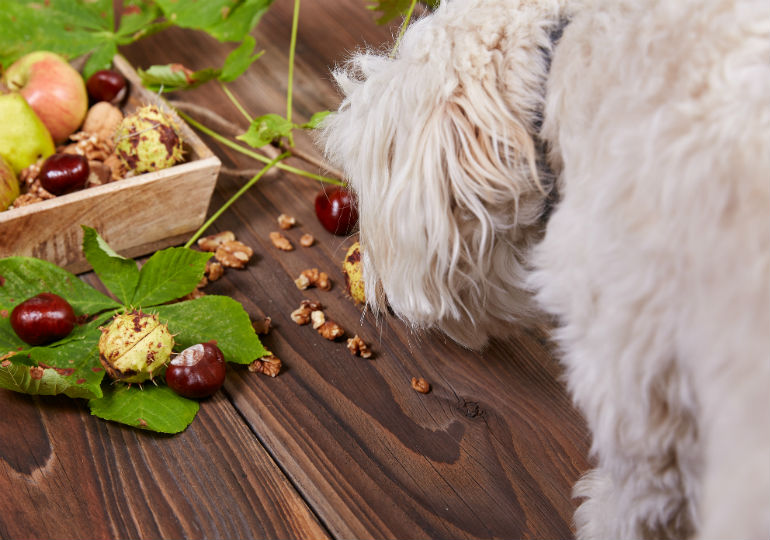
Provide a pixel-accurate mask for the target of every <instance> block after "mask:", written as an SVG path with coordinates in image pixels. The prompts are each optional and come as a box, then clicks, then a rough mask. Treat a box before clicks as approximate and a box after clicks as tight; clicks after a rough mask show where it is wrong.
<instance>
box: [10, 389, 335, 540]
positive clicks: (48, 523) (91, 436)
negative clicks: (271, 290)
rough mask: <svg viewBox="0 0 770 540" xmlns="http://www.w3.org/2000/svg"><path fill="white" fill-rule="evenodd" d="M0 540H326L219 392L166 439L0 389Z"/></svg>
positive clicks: (59, 402) (58, 402) (63, 401)
mask: <svg viewBox="0 0 770 540" xmlns="http://www.w3.org/2000/svg"><path fill="white" fill-rule="evenodd" d="M0 407H2V410H3V414H2V415H0V433H2V437H0V489H2V493H3V496H2V497H0V538H44V539H54V538H327V537H328V535H327V533H326V531H325V530H324V529H323V527H321V526H320V524H319V523H318V521H317V520H316V519H315V517H314V516H313V514H312V512H310V510H309V509H308V507H307V505H306V504H305V503H304V501H303V500H302V499H301V498H300V497H299V496H298V495H297V493H296V491H295V490H294V488H293V487H292V486H291V485H290V484H289V482H288V481H287V480H286V478H285V477H284V476H283V474H281V472H280V470H279V469H278V468H277V467H276V465H275V463H274V462H273V461H272V460H271V459H270V457H269V456H268V455H267V453H266V452H265V450H264V448H262V447H261V446H260V445H259V443H258V442H257V441H256V439H255V438H254V435H253V433H251V432H250V431H249V430H248V429H247V428H246V427H244V425H243V423H242V422H241V420H240V417H239V415H238V413H237V412H236V411H235V410H234V409H233V407H232V405H231V404H230V403H229V402H228V400H227V397H226V396H225V395H221V394H220V395H218V396H217V397H215V398H213V399H212V400H211V401H208V402H206V403H204V404H203V406H202V407H201V411H200V413H199V415H198V417H197V418H196V419H195V421H194V422H193V424H192V425H191V426H190V427H189V428H188V429H187V430H186V431H185V432H184V433H182V434H180V435H177V436H173V437H169V436H163V435H157V434H151V433H148V432H141V431H138V430H134V429H131V428H126V427H122V426H119V425H117V424H111V423H107V422H103V421H101V420H98V419H96V418H94V417H92V416H90V415H89V414H88V411H87V407H86V406H85V403H84V402H82V401H81V400H77V401H76V400H70V399H67V398H63V397H32V396H26V395H20V394H14V393H12V392H7V391H0Z"/></svg>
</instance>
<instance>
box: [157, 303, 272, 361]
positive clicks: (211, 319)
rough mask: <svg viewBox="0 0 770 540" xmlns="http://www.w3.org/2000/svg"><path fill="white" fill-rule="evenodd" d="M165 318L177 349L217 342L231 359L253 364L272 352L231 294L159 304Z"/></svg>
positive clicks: (158, 308) (159, 311)
mask: <svg viewBox="0 0 770 540" xmlns="http://www.w3.org/2000/svg"><path fill="white" fill-rule="evenodd" d="M152 311H155V312H157V313H158V316H159V317H160V319H161V320H162V321H165V322H166V323H167V324H168V328H169V330H170V331H171V333H172V334H174V341H175V343H176V345H175V348H178V349H184V348H187V347H189V346H191V345H195V344H196V343H204V342H206V341H212V340H213V341H216V342H217V346H218V347H219V348H220V349H221V350H222V354H224V356H225V359H226V360H227V361H228V362H234V363H236V364H249V363H251V362H253V361H254V360H256V359H257V358H261V357H263V356H266V355H267V354H268V351H267V349H265V347H264V346H263V345H262V343H261V342H260V341H259V336H257V334H256V332H254V328H253V327H252V325H251V319H250V318H249V315H248V313H246V311H245V310H244V309H243V306H241V304H240V303H239V302H237V301H236V300H233V299H232V298H229V297H227V296H216V295H207V296H202V297H200V298H196V299H195V300H188V301H186V302H179V303H176V304H168V305H165V306H157V307H154V308H152Z"/></svg>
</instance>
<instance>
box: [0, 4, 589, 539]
mask: <svg viewBox="0 0 770 540" xmlns="http://www.w3.org/2000/svg"><path fill="white" fill-rule="evenodd" d="M365 5H366V4H365V2H363V1H361V0H315V1H313V2H303V4H302V15H301V17H300V34H299V36H298V43H297V51H298V62H297V71H296V73H295V92H294V98H295V115H296V119H297V120H298V121H302V120H305V119H307V118H309V117H310V115H311V114H312V113H313V112H315V111H318V110H322V109H333V108H334V107H336V105H337V103H338V102H339V96H338V94H337V93H336V90H335V89H334V88H333V86H332V84H331V81H330V71H329V70H330V68H331V67H332V66H334V65H335V64H338V63H341V62H343V61H344V60H345V58H346V57H347V56H348V55H349V54H350V52H351V51H353V50H355V49H356V48H359V47H361V46H363V45H364V44H367V45H369V46H371V47H373V48H381V47H382V46H383V44H384V43H386V42H388V41H389V40H390V38H391V36H392V35H393V33H394V32H395V29H394V27H392V26H391V27H378V26H376V25H374V24H373V22H372V20H373V16H374V14H373V13H372V12H370V11H368V10H366V9H365ZM291 8H292V2H287V1H283V2H275V3H274V4H273V7H272V8H271V9H270V11H269V13H268V14H267V15H266V16H265V18H264V19H263V21H262V22H261V23H260V25H259V27H258V29H257V31H256V32H255V36H256V38H257V42H258V46H259V47H262V48H264V49H265V50H266V53H265V55H264V56H263V57H262V59H260V60H259V62H258V63H257V64H255V65H254V66H253V68H252V69H251V70H250V71H249V72H248V73H247V74H246V75H245V76H244V77H242V78H241V79H239V80H238V81H236V82H235V83H233V84H232V85H230V87H231V90H232V91H233V92H234V93H235V94H236V95H237V96H238V97H239V99H241V100H242V101H243V103H244V106H245V107H246V108H247V110H249V111H250V113H251V114H254V115H258V114H264V113H266V112H279V113H282V112H283V111H284V108H285V102H284V97H285V90H286V81H287V80H286V65H287V56H286V54H287V50H288V40H289V28H290V21H291ZM233 47H234V45H233V44H223V43H219V42H216V41H214V40H212V39H208V38H205V37H201V36H199V35H196V34H195V33H193V32H189V31H185V30H179V29H174V30H171V31H167V32H164V33H162V34H158V35H155V36H153V37H151V38H148V39H146V40H143V41H141V42H138V43H136V44H134V45H132V46H130V47H127V48H126V49H124V51H123V52H124V54H125V56H126V58H127V59H128V60H129V61H131V62H132V63H133V64H134V65H136V66H138V67H147V66H149V65H151V64H155V63H166V62H180V63H183V64H185V65H187V66H188V67H190V68H192V69H202V68H206V67H212V66H214V67H216V66H217V65H219V64H220V63H221V61H222V59H223V58H224V56H225V55H226V54H227V53H228V52H229V51H230V50H231V49H232V48H233ZM170 97H171V98H172V99H184V100H186V101H189V102H192V103H194V104H197V105H199V106H205V107H209V108H210V109H211V110H212V111H215V112H216V113H217V114H219V115H221V116H223V117H224V118H226V119H228V120H229V121H231V122H233V123H234V124H237V125H238V126H240V127H241V128H243V129H245V126H246V122H245V119H243V118H242V117H241V116H240V113H239V112H238V111H237V110H236V109H235V107H234V106H233V105H232V104H231V103H230V102H229V101H228V99H227V97H226V96H225V94H224V93H223V91H222V90H221V88H219V86H218V85H216V84H209V85H205V86H202V87H200V88H198V89H196V90H193V91H190V92H187V93H184V94H177V95H173V96H170ZM202 139H203V140H204V141H205V142H206V143H207V144H209V145H210V146H211V148H212V149H214V151H215V153H216V155H217V156H218V157H219V158H220V159H221V160H222V163H223V166H224V167H225V168H227V169H230V168H238V169H248V168H253V167H255V165H256V164H255V162H254V161H253V160H251V159H249V158H246V157H244V156H241V155H239V154H237V153H235V152H234V151H232V150H231V149H228V148H226V147H224V146H222V145H219V144H217V143H216V142H215V141H213V140H211V139H210V138H208V137H205V136H203V137H202ZM297 144H298V145H300V146H301V147H302V148H303V149H304V150H306V151H307V152H310V153H313V154H315V155H316V156H318V151H317V149H316V148H315V147H314V146H313V143H312V138H311V137H310V136H309V135H307V134H300V135H299V136H298V137H297ZM291 163H292V164H293V165H296V166H301V167H306V168H307V167H308V165H307V164H306V163H303V162H302V161H301V160H297V159H293V160H291ZM314 172H318V171H317V170H314ZM243 181H244V180H243V179H242V178H239V177H237V176H234V175H229V174H223V175H220V177H219V180H218V182H217V186H216V189H215V191H214V195H213V199H212V204H211V206H210V208H209V213H211V212H213V211H214V210H215V209H217V208H218V207H219V206H220V205H221V204H223V203H224V202H225V201H226V200H227V199H228V198H229V197H230V196H231V195H232V194H233V193H235V192H236V191H237V190H238V189H239V188H240V186H241V185H242V183H243ZM319 189H320V187H319V185H318V184H317V183H316V182H315V181H311V180H308V179H305V178H300V177H298V176H295V175H290V174H283V173H281V174H277V175H274V176H271V177H266V178H263V179H262V180H261V181H260V182H259V183H258V184H257V186H256V187H255V188H254V189H252V190H250V191H249V192H247V193H246V194H245V195H244V196H243V197H242V198H241V199H239V200H238V201H237V202H236V203H235V204H234V205H233V206H232V207H230V209H228V211H227V212H225V213H224V214H223V215H222V216H221V218H220V219H219V220H218V221H217V223H216V224H215V225H214V227H213V228H212V229H211V230H210V231H209V232H215V231H219V230H228V229H229V230H232V231H234V232H235V234H236V236H237V237H238V239H239V240H241V241H243V242H244V243H246V244H247V245H249V246H251V247H252V248H253V249H254V251H255V256H254V258H253V259H252V261H251V262H250V263H249V266H248V267H247V268H246V269H244V270H233V269H228V270H227V271H226V272H225V275H224V277H223V278H222V279H220V280H219V281H216V282H213V283H211V284H210V285H209V286H208V287H207V288H206V289H205V290H206V292H207V293H209V294H224V295H228V296H231V297H233V298H235V299H236V300H238V301H240V302H241V303H242V304H243V305H244V307H245V309H246V310H247V311H248V312H249V314H250V315H251V316H252V317H253V318H258V317H262V316H265V315H269V316H270V317H271V318H272V320H273V323H274V329H273V330H272V331H271V333H270V334H269V335H267V336H265V337H264V339H263V341H264V343H265V345H266V346H267V347H268V348H269V349H270V350H271V351H273V352H274V353H275V354H276V355H277V356H279V357H280V358H281V359H282V361H283V363H284V371H283V372H282V373H281V374H280V375H279V376H278V377H276V378H269V377H265V376H262V375H258V374H255V373H250V372H248V370H246V369H244V368H234V369H231V370H230V371H229V373H228V377H227V381H226V383H225V389H224V392H222V393H220V394H219V395H217V396H216V398H215V399H213V400H211V401H208V402H204V403H203V404H202V405H203V406H202V408H201V412H200V414H199V417H198V418H196V420H195V421H194V422H193V424H192V425H191V426H190V428H188V430H187V431H185V432H184V433H182V434H180V435H178V436H174V437H162V436H154V435H152V434H148V433H145V432H140V431H136V430H132V429H128V428H122V427H120V426H116V425H113V424H107V423H105V422H102V421H101V420H98V419H95V418H92V417H90V416H89V415H88V411H87V409H86V407H85V406H84V405H83V404H82V403H79V402H73V401H71V400H66V399H57V398H31V397H28V396H17V395H15V394H11V393H9V392H4V391H2V392H0V407H2V409H3V411H4V414H3V415H0V433H1V434H2V435H1V436H0V489H2V491H3V493H4V494H5V495H4V497H0V538H18V537H29V538H43V537H50V538H64V537H69V538H72V537H83V536H88V537H91V536H93V537H95V538H119V537H120V538H122V537H132V538H158V537H174V538H242V537H243V538H327V537H331V538H565V537H570V536H572V534H573V531H572V528H571V519H572V517H571V516H572V513H573V511H574V502H573V501H572V499H571V495H570V494H571V489H572V485H573V483H574V481H575V480H576V479H577V478H578V477H579V475H580V474H581V473H582V472H584V471H585V470H586V469H587V468H588V460H587V457H586V456H587V453H588V447H589V442H588V435H587V430H586V427H585V424H584V423H583V421H582V420H581V418H580V417H579V415H578V414H577V412H576V411H575V410H574V409H573V408H572V406H571V404H570V401H569V398H568V396H567V395H566V392H565V389H564V387H563V385H562V383H561V382H560V380H559V378H560V375H561V370H560V367H559V365H558V363H557V361H556V360H555V359H554V356H553V351H551V350H550V347H549V345H548V342H547V339H546V336H545V335H544V334H543V333H540V332H535V331H525V330H521V329H518V330H517V329H512V335H511V338H510V339H508V340H505V341H496V342H492V343H491V344H490V345H489V346H488V347H487V348H486V349H485V350H484V351H483V352H472V351H468V350H466V349H463V348H461V347H458V346H456V345H454V344H452V343H451V342H448V341H447V340H446V338H444V337H442V336H440V335H435V334H414V333H412V332H411V331H410V330H409V329H408V328H407V327H406V326H405V325H404V324H403V323H402V322H401V321H399V320H397V319H394V318H392V317H387V316H386V317H384V318H383V319H381V320H379V321H376V320H374V318H373V317H372V316H371V314H370V313H362V311H361V309H360V307H358V306H356V305H355V304H354V303H353V302H352V301H351V300H350V299H348V298H347V297H346V295H345V294H344V291H343V285H342V283H343V276H342V273H341V270H340V265H341V262H342V258H343V256H344V253H345V251H346V248H347V246H348V245H350V243H351V242H352V241H353V240H354V239H353V238H340V237H335V236H332V235H330V234H328V233H327V232H326V231H325V230H324V229H323V228H322V227H321V225H320V224H319V223H318V221H317V219H316V218H315V215H314V212H313V205H312V202H313V198H314V197H315V195H316V194H317V193H318V191H319ZM284 212H285V213H289V214H292V215H294V216H295V217H296V218H297V221H298V225H297V226H296V227H295V228H294V229H291V230H289V231H287V232H286V234H287V236H288V237H289V238H290V239H291V240H292V241H294V243H295V245H297V248H296V250H295V251H293V252H288V253H286V252H280V251H278V250H276V249H275V248H274V247H273V246H272V244H271V243H270V240H269V238H268V234H269V232H270V231H272V230H276V229H277V224H276V218H277V216H278V215H279V214H280V213H284ZM304 232H310V233H312V234H313V235H314V236H315V237H316V239H317V244H316V245H315V246H313V247H311V248H300V247H299V246H298V244H297V240H298V238H299V236H300V235H301V234H302V233H304ZM311 267H317V268H319V269H321V270H324V271H327V272H328V273H329V274H330V276H331V277H332V280H333V281H334V286H333V288H332V290H331V291H328V292H325V291H319V290H316V289H308V290H306V291H300V290H298V289H297V288H296V286H295V285H294V278H296V277H297V275H299V273H300V272H301V271H302V270H304V269H306V268H311ZM84 279H86V280H87V281H89V282H91V283H96V279H95V277H94V276H92V275H86V276H84ZM303 298H312V299H317V300H319V301H321V302H322V303H323V304H324V306H325V309H326V311H327V315H328V316H329V317H331V318H333V319H334V320H336V321H337V322H339V323H340V324H341V325H342V326H343V327H344V328H345V329H346V331H347V333H348V334H349V335H352V334H353V333H358V334H360V335H361V336H362V337H363V338H364V339H365V340H366V341H367V343H369V344H370V346H371V348H372V350H373V351H374V356H373V358H371V359H368V360H364V359H361V358H357V357H354V356H352V355H351V354H350V353H349V352H348V350H347V349H346V347H345V343H344V342H329V341H326V340H324V339H322V338H321V337H320V336H319V335H318V334H317V333H316V332H315V331H314V330H312V328H310V327H308V326H297V325H296V324H295V323H294V322H292V320H291V318H290V316H289V315H290V313H291V311H292V310H293V309H295V308H296V307H297V306H298V305H299V303H300V301H301V300H302V299H303ZM212 316H216V314H212ZM413 376H422V377H425V378H426V379H427V380H428V381H429V382H430V383H431V386H432V389H431V391H430V392H429V393H428V394H420V393H417V392H415V391H414V390H412V388H411V386H410V379H411V377H413Z"/></svg>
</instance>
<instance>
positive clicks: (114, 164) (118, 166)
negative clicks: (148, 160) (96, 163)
mask: <svg viewBox="0 0 770 540" xmlns="http://www.w3.org/2000/svg"><path fill="white" fill-rule="evenodd" d="M104 164H105V165H106V166H107V167H109V168H110V171H111V172H112V181H113V182H114V181H115V180H120V179H121V178H125V177H126V175H127V174H128V169H127V168H126V166H125V164H124V163H123V162H122V161H121V159H120V158H119V157H118V155H117V154H115V153H112V154H110V155H109V156H107V159H105V160H104Z"/></svg>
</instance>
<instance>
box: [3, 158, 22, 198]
mask: <svg viewBox="0 0 770 540" xmlns="http://www.w3.org/2000/svg"><path fill="white" fill-rule="evenodd" d="M18 196H19V181H18V180H17V179H16V174H15V173H14V172H13V169H11V166H10V165H8V164H7V163H6V162H5V160H4V159H3V158H2V157H0V211H2V210H5V209H6V208H8V206H10V204H11V203H12V202H13V201H14V199H16V197H18Z"/></svg>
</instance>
